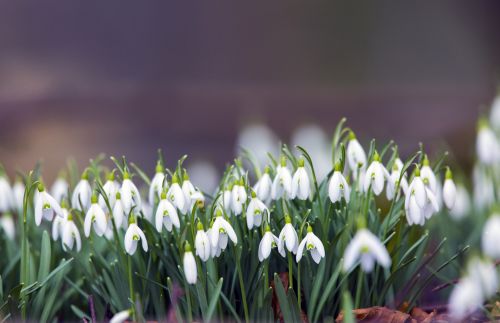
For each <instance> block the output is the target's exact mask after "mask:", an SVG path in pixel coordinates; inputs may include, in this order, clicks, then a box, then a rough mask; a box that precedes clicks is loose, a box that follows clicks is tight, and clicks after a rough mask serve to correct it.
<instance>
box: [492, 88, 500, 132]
mask: <svg viewBox="0 0 500 323" xmlns="http://www.w3.org/2000/svg"><path fill="white" fill-rule="evenodd" d="M490 123H491V125H492V126H493V128H495V130H500V95H497V97H496V98H495V99H494V100H493V104H492V105H491V112H490Z"/></svg>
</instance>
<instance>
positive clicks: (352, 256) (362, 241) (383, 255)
mask: <svg viewBox="0 0 500 323" xmlns="http://www.w3.org/2000/svg"><path fill="white" fill-rule="evenodd" d="M358 259H359V260H361V268H362V269H363V271H364V272H371V271H372V270H373V267H374V265H375V262H378V263H379V264H380V265H381V266H382V267H384V268H387V267H389V266H390V265H391V258H390V257H389V253H388V252H387V249H386V248H385V246H384V245H383V244H382V242H380V240H379V239H378V238H377V237H376V236H375V235H374V234H373V233H371V232H370V231H368V229H360V230H358V232H357V233H356V235H355V236H354V238H353V239H352V240H351V242H349V245H348V246H347V248H346V250H345V253H344V271H346V272H347V271H349V270H351V269H352V268H354V266H355V264H356V262H357V261H358Z"/></svg>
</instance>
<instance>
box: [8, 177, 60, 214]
mask: <svg viewBox="0 0 500 323" xmlns="http://www.w3.org/2000/svg"><path fill="white" fill-rule="evenodd" d="M24 189H25V187H24V183H23V182H21V181H20V180H17V181H16V182H15V183H14V185H13V186H12V195H13V198H14V205H13V206H12V207H13V208H15V210H13V211H15V212H19V213H21V212H22V210H23V201H24ZM56 201H58V200H57V199H56Z"/></svg>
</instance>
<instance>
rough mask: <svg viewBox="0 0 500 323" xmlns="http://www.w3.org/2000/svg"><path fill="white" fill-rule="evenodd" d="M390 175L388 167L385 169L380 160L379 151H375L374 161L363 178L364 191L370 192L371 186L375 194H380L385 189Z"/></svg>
mask: <svg viewBox="0 0 500 323" xmlns="http://www.w3.org/2000/svg"><path fill="white" fill-rule="evenodd" d="M389 177H390V176H389V173H388V172H387V169H385V167H384V165H382V163H381V162H380V157H379V155H378V153H377V152H375V155H374V157H373V161H372V163H371V164H370V166H369V167H368V169H367V170H366V174H365V176H364V179H363V191H364V192H368V190H369V189H370V187H371V189H372V191H373V193H374V194H375V195H377V196H378V195H380V193H382V191H383V190H384V183H385V179H386V178H389Z"/></svg>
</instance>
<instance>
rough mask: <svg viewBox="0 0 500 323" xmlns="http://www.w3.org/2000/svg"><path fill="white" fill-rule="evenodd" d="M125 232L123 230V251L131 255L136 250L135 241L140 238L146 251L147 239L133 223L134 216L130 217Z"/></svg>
mask: <svg viewBox="0 0 500 323" xmlns="http://www.w3.org/2000/svg"><path fill="white" fill-rule="evenodd" d="M129 222H130V223H129V225H128V229H127V232H125V251H126V252H127V253H128V254H129V255H131V256H133V255H134V253H135V251H136V250H137V241H139V240H141V244H142V249H143V250H144V251H145V252H147V251H148V241H147V240H146V236H145V235H144V232H142V230H141V229H140V228H139V226H137V224H136V223H135V219H134V216H131V217H130V221H129Z"/></svg>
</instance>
